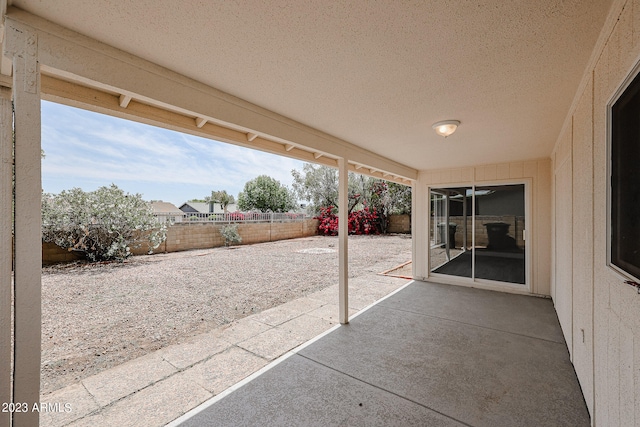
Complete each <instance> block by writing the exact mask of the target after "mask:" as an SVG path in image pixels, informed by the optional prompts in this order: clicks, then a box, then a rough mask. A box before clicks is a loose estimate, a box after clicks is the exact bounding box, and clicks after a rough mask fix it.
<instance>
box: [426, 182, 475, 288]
mask: <svg viewBox="0 0 640 427" xmlns="http://www.w3.org/2000/svg"><path fill="white" fill-rule="evenodd" d="M472 194H473V191H472V188H471V187H461V188H433V189H431V194H430V203H431V227H430V244H431V246H430V260H431V264H430V268H431V271H432V272H434V273H439V274H449V275H453V276H460V277H469V278H471V277H473V276H472V268H471V267H472V266H471V263H472V257H471V252H470V250H471V248H472V239H473V233H472V223H473V221H472V219H473V215H472V212H473V211H472Z"/></svg>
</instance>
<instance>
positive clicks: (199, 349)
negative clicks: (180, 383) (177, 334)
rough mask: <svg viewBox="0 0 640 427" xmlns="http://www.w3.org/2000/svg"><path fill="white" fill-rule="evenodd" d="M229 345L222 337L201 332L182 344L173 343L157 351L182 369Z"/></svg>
mask: <svg viewBox="0 0 640 427" xmlns="http://www.w3.org/2000/svg"><path fill="white" fill-rule="evenodd" d="M231 345H232V344H231V343H229V342H227V341H225V340H223V339H222V338H216V337H213V336H211V335H207V334H202V335H198V337H196V339H193V340H190V341H189V342H186V343H184V344H175V345H172V346H169V347H167V348H164V349H162V350H159V351H158V353H159V354H160V355H161V356H162V358H163V359H164V360H166V361H167V362H169V363H171V364H172V365H173V366H174V367H176V368H178V369H184V368H186V367H188V366H191V365H194V364H196V363H198V362H200V361H202V360H205V359H207V358H209V357H211V356H213V355H214V354H217V353H220V352H221V351H224V350H226V349H227V348H229V347H231Z"/></svg>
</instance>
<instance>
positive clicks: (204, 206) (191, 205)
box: [180, 202, 210, 213]
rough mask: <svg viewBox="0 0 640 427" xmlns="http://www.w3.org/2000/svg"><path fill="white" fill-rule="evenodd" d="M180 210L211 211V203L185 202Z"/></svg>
mask: <svg viewBox="0 0 640 427" xmlns="http://www.w3.org/2000/svg"><path fill="white" fill-rule="evenodd" d="M180 210H181V211H182V212H200V213H209V212H210V210H209V203H202V202H187V203H183V204H182V206H180Z"/></svg>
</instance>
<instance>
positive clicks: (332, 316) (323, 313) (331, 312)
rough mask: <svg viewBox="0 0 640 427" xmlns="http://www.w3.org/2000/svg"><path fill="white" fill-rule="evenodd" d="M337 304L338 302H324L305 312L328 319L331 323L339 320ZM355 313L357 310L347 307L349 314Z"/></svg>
mask: <svg viewBox="0 0 640 427" xmlns="http://www.w3.org/2000/svg"><path fill="white" fill-rule="evenodd" d="M339 310H340V308H339V306H338V304H325V305H323V306H322V307H320V308H317V309H315V310H313V311H310V312H309V313H307V314H308V315H309V316H314V317H319V318H321V319H325V320H328V321H330V322H333V323H338V322H339V321H340V319H339V318H338V317H339ZM356 313H357V310H354V309H352V308H350V309H349V316H353V315H354V314H356Z"/></svg>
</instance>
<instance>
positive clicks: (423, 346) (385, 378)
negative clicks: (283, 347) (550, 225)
mask: <svg viewBox="0 0 640 427" xmlns="http://www.w3.org/2000/svg"><path fill="white" fill-rule="evenodd" d="M235 388H236V389H235V390H234V391H231V392H230V393H224V394H223V395H221V396H223V397H221V398H216V399H214V400H213V401H210V402H207V403H205V404H203V405H201V406H200V407H198V408H196V409H195V410H194V411H191V412H190V413H188V414H186V415H185V416H183V417H181V418H180V419H178V420H176V421H175V422H173V423H171V424H170V425H171V426H183V427H187V426H189V427H191V426H193V427H196V426H236V425H264V426H282V425H313V426H330V425H349V426H370V425H403V426H409V425H416V426H417V425H429V426H531V425H535V426H559V425H570V426H575V427H578V426H588V425H589V413H588V411H587V407H586V405H585V402H584V399H583V397H582V392H581V390H580V386H579V384H578V380H577V378H576V376H575V372H574V370H573V366H572V365H571V362H570V360H569V354H568V352H567V347H566V344H565V342H564V339H563V337H562V332H561V330H560V325H559V323H558V319H557V317H556V315H555V312H554V310H553V305H552V303H551V301H550V300H548V299H543V298H536V297H531V296H523V295H513V294H506V293H502V292H493V291H486V290H479V289H472V288H461V287H454V286H448V285H440V284H436V283H430V282H420V281H414V282H411V283H409V284H408V285H406V286H405V287H403V288H401V289H400V290H399V291H397V292H395V293H394V294H392V295H390V296H389V297H387V298H385V299H383V300H382V301H380V302H379V303H377V304H376V305H374V306H372V307H371V308H369V309H368V310H366V311H363V312H362V313H361V314H359V315H357V316H356V317H355V318H354V319H352V320H351V321H350V322H349V325H345V326H342V327H339V328H337V329H334V330H332V331H330V332H329V333H328V334H326V335H323V336H321V337H320V338H318V339H315V340H312V341H311V342H310V343H309V344H306V345H303V346H301V347H300V348H298V349H296V350H294V352H293V353H290V354H289V355H287V356H285V357H283V358H282V359H280V360H278V361H277V362H276V363H274V364H272V365H271V366H270V367H269V369H268V370H266V371H264V372H263V373H262V374H261V375H259V376H256V377H255V378H253V379H252V380H251V381H249V382H244V383H241V384H240V386H236V387H235Z"/></svg>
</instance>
